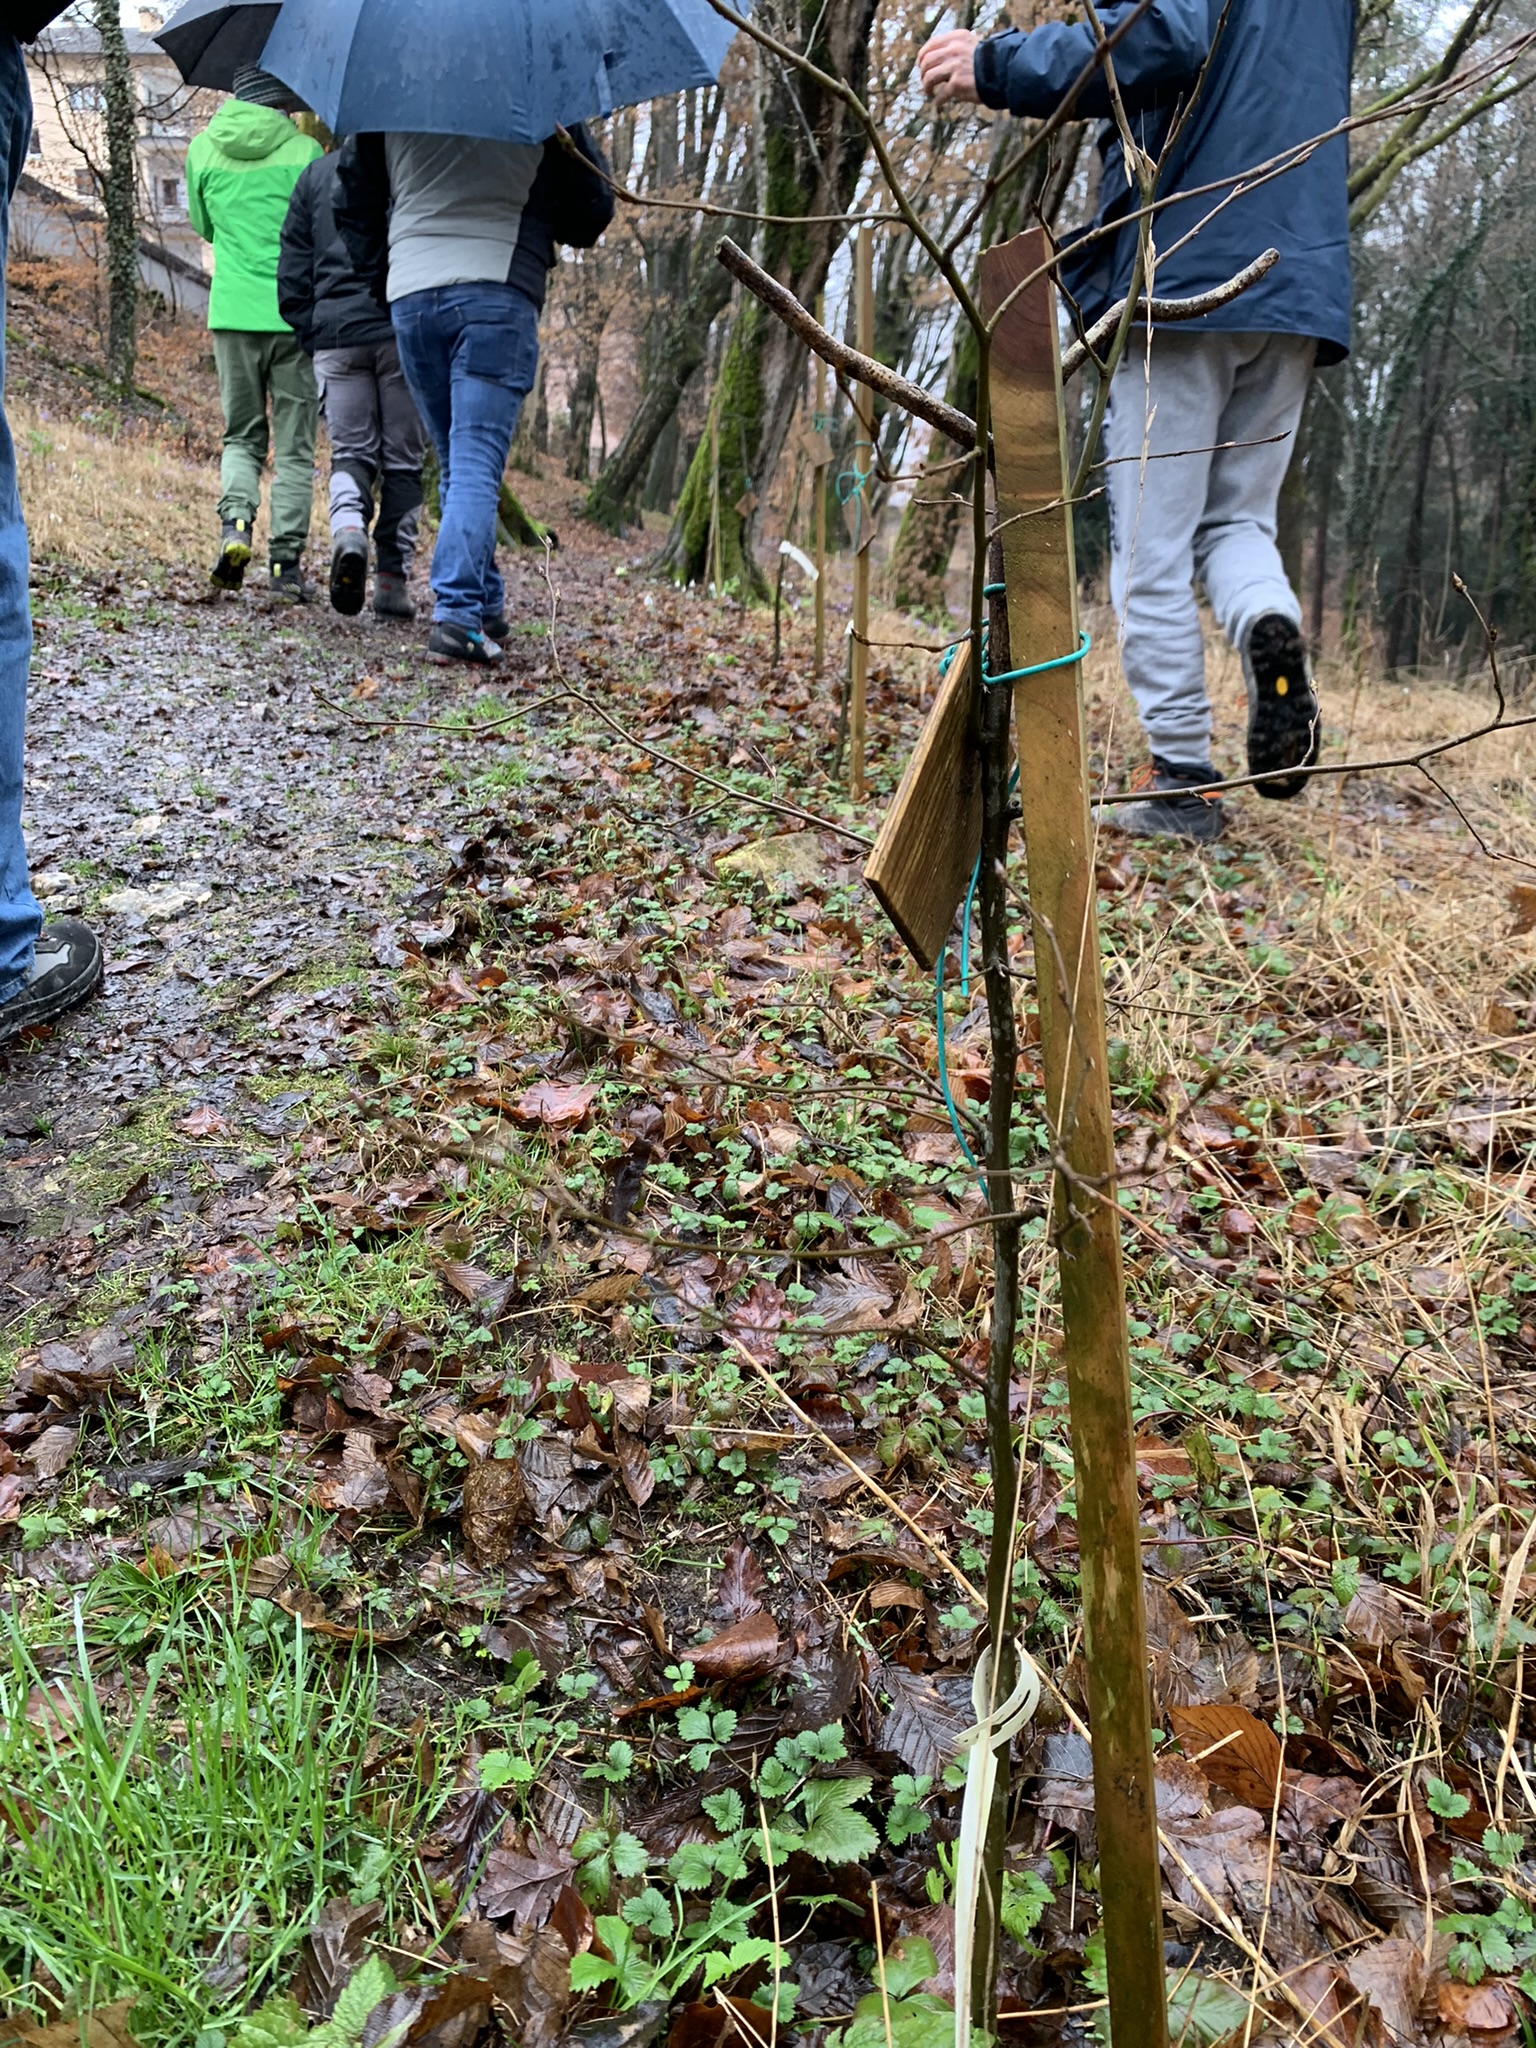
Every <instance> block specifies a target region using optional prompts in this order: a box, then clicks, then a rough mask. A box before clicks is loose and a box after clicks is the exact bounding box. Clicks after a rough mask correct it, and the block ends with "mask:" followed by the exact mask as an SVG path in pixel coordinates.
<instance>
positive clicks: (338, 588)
mask: <svg viewBox="0 0 1536 2048" xmlns="http://www.w3.org/2000/svg"><path fill="white" fill-rule="evenodd" d="M330 591H331V609H332V611H337V612H340V613H341V614H342V616H343V618H348V619H355V618H356V617H357V615H358V613H359V612H360V611H361V610H362V608H363V599H364V597H365V596H366V595H367V591H368V548H367V544H366V543H365V544H364V545H363V546H362V547H360V548H342V549H339V550H338V551H337V552H336V553H335V554H334V555H332V557H331V585H330Z"/></svg>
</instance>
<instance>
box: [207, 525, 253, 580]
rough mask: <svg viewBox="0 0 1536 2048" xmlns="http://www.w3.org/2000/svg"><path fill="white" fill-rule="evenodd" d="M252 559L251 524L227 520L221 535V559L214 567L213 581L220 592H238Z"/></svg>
mask: <svg viewBox="0 0 1536 2048" xmlns="http://www.w3.org/2000/svg"><path fill="white" fill-rule="evenodd" d="M250 559H251V522H250V521H249V519H226V520H225V521H224V524H223V527H222V529H221V533H220V540H219V559H218V560H217V561H216V562H215V563H214V565H213V572H212V573H213V580H214V582H215V583H216V584H217V585H218V586H219V588H220V590H238V589H239V588H240V586H241V584H242V583H243V582H244V581H245V570H246V564H247V563H248V562H249V561H250Z"/></svg>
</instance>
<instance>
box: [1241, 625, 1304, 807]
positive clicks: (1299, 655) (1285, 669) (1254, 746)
mask: <svg viewBox="0 0 1536 2048" xmlns="http://www.w3.org/2000/svg"><path fill="white" fill-rule="evenodd" d="M1242 655H1243V680H1244V681H1245V682H1246V683H1247V685H1248V772H1249V774H1250V775H1262V776H1264V777H1265V780H1264V781H1263V782H1259V783H1255V785H1254V788H1255V790H1256V792H1257V793H1258V795H1260V796H1267V797H1272V798H1274V799H1276V800H1277V801H1278V802H1280V803H1285V802H1286V801H1288V799H1290V798H1291V797H1293V796H1300V795H1301V792H1302V791H1303V790H1304V789H1305V788H1306V786H1307V784H1308V782H1309V781H1310V780H1311V777H1310V776H1307V775H1285V774H1279V775H1272V774H1271V773H1270V770H1271V769H1285V768H1309V767H1311V765H1312V763H1313V762H1314V761H1315V760H1316V759H1317V755H1318V748H1319V743H1320V739H1321V726H1322V714H1321V713H1320V711H1319V710H1318V703H1317V692H1316V691H1315V690H1314V689H1313V687H1312V664H1311V663H1310V662H1309V661H1308V660H1307V650H1306V646H1305V644H1304V642H1303V640H1302V637H1301V628H1300V627H1299V626H1297V625H1295V624H1293V623H1292V621H1291V620H1290V619H1288V618H1286V617H1285V616H1284V614H1283V613H1280V612H1266V613H1265V614H1264V616H1263V618H1262V619H1257V620H1255V622H1254V624H1253V625H1252V627H1250V629H1249V632H1248V636H1247V638H1246V639H1245V641H1244V642H1243V648H1242Z"/></svg>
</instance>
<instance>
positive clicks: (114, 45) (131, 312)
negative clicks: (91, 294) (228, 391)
mask: <svg viewBox="0 0 1536 2048" xmlns="http://www.w3.org/2000/svg"><path fill="white" fill-rule="evenodd" d="M95 21H96V32H97V34H98V35H99V36H100V37H101V70H102V96H103V100H104V102H105V105H104V126H105V130H106V156H107V162H106V176H105V178H104V179H103V181H102V203H103V205H104V206H105V208H106V215H107V373H108V375H109V376H110V377H111V379H112V382H113V383H114V384H115V385H116V386H117V388H118V390H119V391H121V392H124V393H127V392H130V391H131V390H132V389H133V376H134V370H135V367H136V365H137V361H138V318H139V217H138V204H137V191H136V187H137V184H138V162H139V135H138V115H137V110H136V108H135V106H134V91H133V73H132V71H131V70H130V68H129V64H128V42H127V38H126V37H125V36H124V34H123V17H122V11H121V9H120V8H119V6H118V4H117V0H96V13H95Z"/></svg>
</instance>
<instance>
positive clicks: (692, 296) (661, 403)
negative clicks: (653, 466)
mask: <svg viewBox="0 0 1536 2048" xmlns="http://www.w3.org/2000/svg"><path fill="white" fill-rule="evenodd" d="M696 267H697V270H698V272H699V274H698V275H697V276H695V278H694V281H693V285H692V288H691V290H690V291H689V293H688V296H687V297H686V298H685V299H684V300H683V302H682V304H681V305H680V306H679V307H678V308H677V311H676V312H675V313H674V314H673V316H672V318H671V320H670V321H669V322H668V323H667V327H666V332H665V335H664V338H663V340H662V343H661V346H660V347H659V348H658V349H657V350H656V352H655V358H654V369H653V373H652V375H651V376H650V377H648V378H647V380H646V385H645V390H644V392H643V393H642V394H641V398H640V403H639V405H638V406H637V407H636V409H635V416H634V418H633V419H632V420H631V421H630V423H629V426H628V428H627V429H626V431H625V434H624V438H623V440H622V441H620V443H619V445H618V447H617V448H615V450H614V451H613V454H612V456H611V457H610V458H609V460H608V461H607V462H605V463H604V465H603V468H602V473H601V474H600V475H599V477H598V479H597V481H596V483H594V484H593V486H592V488H591V490H590V491H588V493H587V501H586V504H585V505H584V506H583V507H582V516H583V518H586V519H594V520H596V521H597V523H598V525H600V526H604V527H606V528H607V529H608V531H609V532H610V533H617V532H618V531H619V528H620V527H621V526H622V525H623V523H624V520H625V518H626V517H627V516H629V515H630V514H631V513H632V511H633V505H634V499H635V495H636V492H637V490H638V488H639V485H640V480H641V478H642V477H644V476H645V475H646V472H647V470H648V468H649V466H650V462H651V457H652V454H653V452H655V451H656V449H657V447H658V444H659V442H660V440H661V438H662V436H663V434H665V433H666V431H667V429H668V428H669V427H673V426H675V424H676V420H677V408H678V403H679V401H680V400H681V398H682V395H683V393H684V391H686V390H687V388H688V385H689V384H690V382H691V381H692V379H693V375H694V372H695V371H696V370H697V369H698V367H699V365H700V363H702V362H703V360H704V357H705V355H706V354H707V352H708V349H709V330H710V328H711V327H712V326H713V325H714V322H715V319H716V317H717V316H718V315H719V314H720V313H721V312H722V311H723V310H724V308H725V306H726V305H727V303H728V302H729V300H730V296H731V276H730V272H729V271H728V270H727V269H726V268H725V266H724V264H722V263H718V262H716V260H715V254H714V239H713V237H710V238H709V240H708V241H707V242H705V243H704V244H703V245H702V246H701V247H700V248H699V250H698V252H697V257H696ZM574 417H575V410H574V403H573V407H572V418H573V420H574ZM676 459H677V457H676V436H675V435H674V436H673V446H672V457H671V461H672V465H673V468H674V469H675V464H676ZM671 473H672V472H671V471H669V474H668V478H667V482H668V486H669V489H668V502H670V495H671V494H670V482H671Z"/></svg>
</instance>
